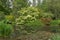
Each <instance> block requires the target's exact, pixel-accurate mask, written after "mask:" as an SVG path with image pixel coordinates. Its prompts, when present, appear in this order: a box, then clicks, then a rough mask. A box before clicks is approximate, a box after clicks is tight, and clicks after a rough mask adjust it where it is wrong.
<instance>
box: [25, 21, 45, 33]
mask: <svg viewBox="0 0 60 40" xmlns="http://www.w3.org/2000/svg"><path fill="white" fill-rule="evenodd" d="M24 25H25V30H26V31H28V32H29V31H30V32H32V31H37V30H41V29H42V28H43V27H44V24H43V23H42V22H41V21H40V20H35V21H30V22H28V23H25V24H24Z"/></svg>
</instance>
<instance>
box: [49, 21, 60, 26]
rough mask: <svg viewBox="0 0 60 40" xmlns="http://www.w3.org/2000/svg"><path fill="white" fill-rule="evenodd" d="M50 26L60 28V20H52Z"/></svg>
mask: <svg viewBox="0 0 60 40" xmlns="http://www.w3.org/2000/svg"><path fill="white" fill-rule="evenodd" d="M50 26H60V20H52V21H51V22H50Z"/></svg>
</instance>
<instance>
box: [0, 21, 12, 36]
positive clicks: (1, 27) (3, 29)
mask: <svg viewBox="0 0 60 40" xmlns="http://www.w3.org/2000/svg"><path fill="white" fill-rule="evenodd" d="M12 32H13V27H12V26H11V25H10V24H6V23H4V21H0V36H9V35H10V34H11V33H12Z"/></svg>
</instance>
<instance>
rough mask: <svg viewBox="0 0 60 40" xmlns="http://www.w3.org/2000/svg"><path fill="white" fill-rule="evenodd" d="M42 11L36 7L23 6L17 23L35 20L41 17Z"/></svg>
mask: <svg viewBox="0 0 60 40" xmlns="http://www.w3.org/2000/svg"><path fill="white" fill-rule="evenodd" d="M39 14H40V11H39V9H37V8H35V7H28V8H22V9H21V10H20V11H18V15H19V17H18V18H17V19H16V23H17V24H24V23H26V22H28V21H34V20H36V19H37V18H38V17H39Z"/></svg>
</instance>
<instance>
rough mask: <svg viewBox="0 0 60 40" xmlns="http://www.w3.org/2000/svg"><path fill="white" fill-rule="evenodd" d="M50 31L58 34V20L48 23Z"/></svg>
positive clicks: (59, 21) (59, 27)
mask: <svg viewBox="0 0 60 40" xmlns="http://www.w3.org/2000/svg"><path fill="white" fill-rule="evenodd" d="M50 30H51V31H52V32H60V20H52V21H51V22H50Z"/></svg>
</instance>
